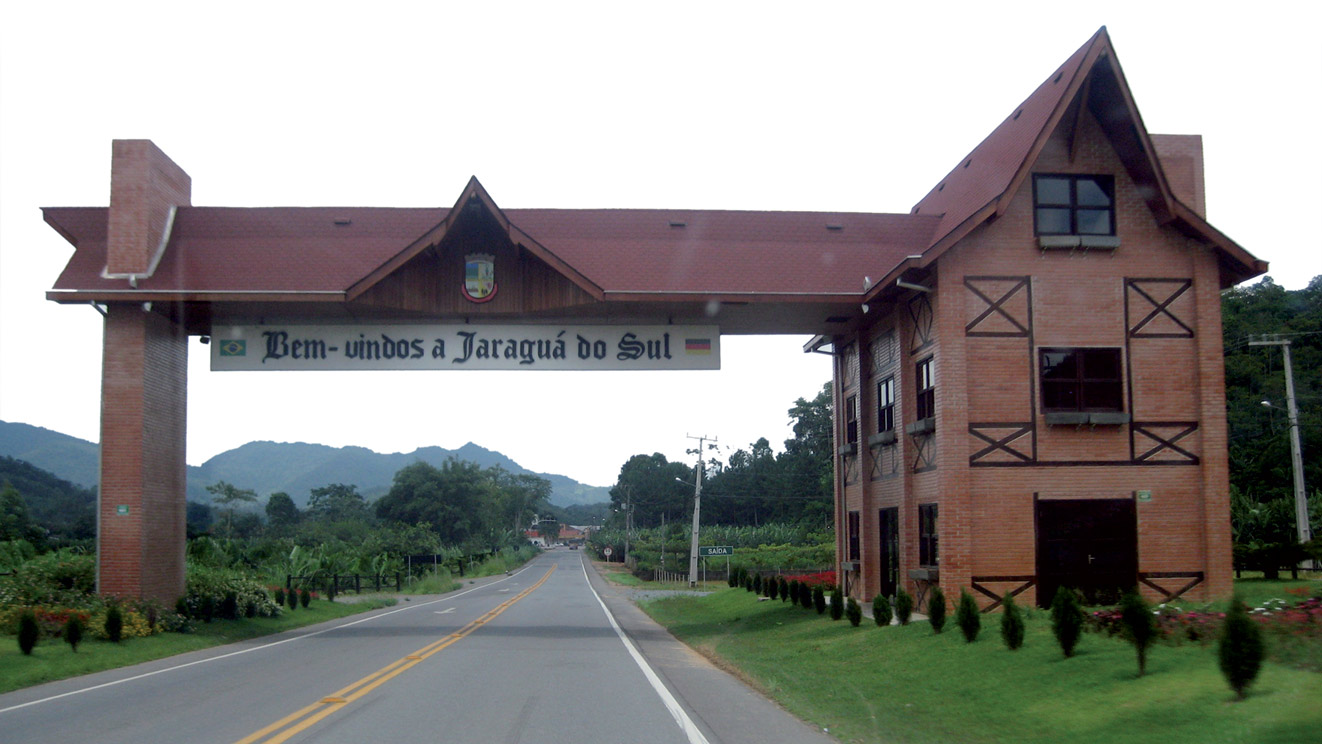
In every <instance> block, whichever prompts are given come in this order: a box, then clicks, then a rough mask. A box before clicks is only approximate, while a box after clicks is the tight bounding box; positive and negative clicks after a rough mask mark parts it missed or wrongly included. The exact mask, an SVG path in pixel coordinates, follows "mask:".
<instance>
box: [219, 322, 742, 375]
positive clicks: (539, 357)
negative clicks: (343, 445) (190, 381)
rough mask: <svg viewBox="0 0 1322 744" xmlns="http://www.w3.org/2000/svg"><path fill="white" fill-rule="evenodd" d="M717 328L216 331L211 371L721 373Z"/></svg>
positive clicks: (348, 327)
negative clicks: (405, 370) (474, 370)
mask: <svg viewBox="0 0 1322 744" xmlns="http://www.w3.org/2000/svg"><path fill="white" fill-rule="evenodd" d="M720 368H721V332H720V328H718V327H717V326H550V325H389V326H387V325H344V326H331V325H300V326H284V325H261V326H230V327H224V326H216V327H215V328H213V329H212V335H211V369H212V370H216V371H232V370H364V369H368V370H384V369H551V370H596V369H602V370H605V369H613V370H619V369H640V370H663V369H675V370H680V369H720Z"/></svg>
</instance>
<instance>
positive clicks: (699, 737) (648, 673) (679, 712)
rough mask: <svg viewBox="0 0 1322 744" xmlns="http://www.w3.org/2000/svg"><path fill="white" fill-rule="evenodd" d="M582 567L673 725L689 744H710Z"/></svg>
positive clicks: (617, 632)
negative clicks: (677, 727)
mask: <svg viewBox="0 0 1322 744" xmlns="http://www.w3.org/2000/svg"><path fill="white" fill-rule="evenodd" d="M582 565H583V580H584V581H586V582H587V584H588V591H590V592H592V596H594V597H596V598H597V604H599V605H601V611H602V612H604V613H606V619H607V620H609V621H610V623H611V627H612V628H614V629H615V635H617V636H619V638H620V642H621V643H623V644H624V647H625V648H626V649H628V650H629V655H630V656H632V657H633V660H634V662H635V663H637V664H638V668H639V669H642V670H643V676H645V677H647V681H648V683H650V684H651V685H652V689H653V690H656V694H657V695H658V696H660V698H661V702H663V703H665V706H666V709H667V710H669V711H670V715H671V716H673V717H674V718H675V723H677V724H679V727H680V729H682V730H683V731H684V735H685V736H687V737H688V740H689V744H710V742H708V741H707V737H706V736H703V734H702V732H701V731H699V730H698V726H697V724H695V723H694V722H693V719H692V718H689V714H688V713H685V712H684V709H683V708H682V707H680V705H679V701H678V700H676V699H675V696H674V695H672V694H671V693H670V690H669V689H667V688H666V684H665V683H664V682H662V681H661V678H660V677H658V676H657V674H656V672H655V671H653V670H652V667H651V665H650V664H648V663H647V659H644V658H643V655H642V653H640V652H639V651H638V648H637V647H636V646H634V645H633V641H631V640H629V637H628V636H626V635H625V634H624V630H623V629H621V628H620V624H619V623H617V622H615V616H614V615H612V614H611V611H610V608H608V607H607V606H606V603H605V602H604V601H602V599H601V595H600V594H597V590H596V589H593V588H592V580H591V579H589V578H588V567H587V563H586V562H585V563H583V564H582Z"/></svg>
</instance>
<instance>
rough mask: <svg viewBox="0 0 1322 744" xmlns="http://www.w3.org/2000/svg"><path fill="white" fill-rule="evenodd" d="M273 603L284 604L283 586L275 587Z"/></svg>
mask: <svg viewBox="0 0 1322 744" xmlns="http://www.w3.org/2000/svg"><path fill="white" fill-rule="evenodd" d="M275 603H276V604H277V605H280V606H284V604H285V589H284V587H281V586H278V587H276V588H275Z"/></svg>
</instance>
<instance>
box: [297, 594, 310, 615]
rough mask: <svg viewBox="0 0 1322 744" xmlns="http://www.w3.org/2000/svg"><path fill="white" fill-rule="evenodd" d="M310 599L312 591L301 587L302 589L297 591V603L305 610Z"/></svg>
mask: <svg viewBox="0 0 1322 744" xmlns="http://www.w3.org/2000/svg"><path fill="white" fill-rule="evenodd" d="M311 601H312V593H311V592H309V591H308V590H307V589H303V590H301V591H299V593H298V603H299V604H301V605H303V609H305V610H306V609H307V608H308V603H309V602H311Z"/></svg>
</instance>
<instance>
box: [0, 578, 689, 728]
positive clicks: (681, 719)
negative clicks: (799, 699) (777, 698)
mask: <svg viewBox="0 0 1322 744" xmlns="http://www.w3.org/2000/svg"><path fill="white" fill-rule="evenodd" d="M582 567H583V580H584V581H586V582H587V584H588V591H590V592H592V596H594V597H596V598H597V604H599V605H601V611H602V612H604V613H606V619H607V620H609V621H610V623H611V627H612V628H614V629H615V635H617V636H619V638H620V642H621V643H623V644H624V647H625V648H626V649H628V650H629V655H630V656H632V657H633V660H634V662H635V663H637V664H638V668H639V669H642V670H643V676H645V677H647V681H648V682H649V683H650V684H651V685H652V689H653V690H656V694H657V695H658V696H660V698H661V702H663V703H665V706H666V709H667V710H669V711H670V715H671V716H674V718H675V723H677V724H679V727H680V728H681V729H682V730H683V731H684V735H685V736H687V737H688V740H689V744H711V743H710V742H709V741H707V737H706V736H703V734H702V732H701V731H699V730H698V726H697V724H695V723H694V722H693V719H692V718H689V714H688V713H685V712H684V709H683V708H682V707H680V705H679V701H678V700H676V699H675V696H674V695H672V694H671V693H670V690H669V688H667V687H666V684H665V683H664V682H662V681H661V678H660V677H658V676H657V674H656V672H655V671H654V670H653V669H652V666H651V665H650V664H648V663H647V659H644V658H643V655H642V653H640V652H639V651H638V647H637V646H635V645H633V641H631V640H629V637H628V636H626V635H625V634H624V630H623V629H621V628H620V624H619V623H617V622H615V616H614V615H612V614H611V611H610V608H608V607H607V606H606V603H605V602H604V601H602V599H601V595H600V594H597V590H596V589H593V588H592V579H591V578H589V577H588V566H587V562H586V559H585V560H584V563H583V564H582ZM3 712H4V711H0V713H3Z"/></svg>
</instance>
